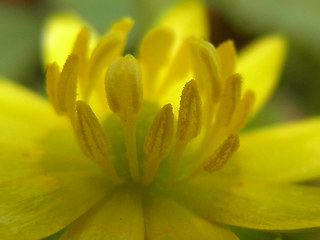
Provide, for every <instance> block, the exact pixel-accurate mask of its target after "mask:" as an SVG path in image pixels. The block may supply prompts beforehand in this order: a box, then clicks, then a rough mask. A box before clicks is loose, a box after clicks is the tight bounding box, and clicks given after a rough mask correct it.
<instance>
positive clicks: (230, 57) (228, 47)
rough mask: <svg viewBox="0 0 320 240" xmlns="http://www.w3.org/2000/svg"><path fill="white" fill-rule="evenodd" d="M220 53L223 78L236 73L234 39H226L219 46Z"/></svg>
mask: <svg viewBox="0 0 320 240" xmlns="http://www.w3.org/2000/svg"><path fill="white" fill-rule="evenodd" d="M217 51H218V54H219V56H220V60H221V75H222V78H223V79H226V78H228V77H229V76H230V75H231V74H233V73H234V70H235V65H236V49H235V47H234V43H233V41H230V40H229V41H226V42H224V43H222V44H220V45H219V46H218V49H217Z"/></svg>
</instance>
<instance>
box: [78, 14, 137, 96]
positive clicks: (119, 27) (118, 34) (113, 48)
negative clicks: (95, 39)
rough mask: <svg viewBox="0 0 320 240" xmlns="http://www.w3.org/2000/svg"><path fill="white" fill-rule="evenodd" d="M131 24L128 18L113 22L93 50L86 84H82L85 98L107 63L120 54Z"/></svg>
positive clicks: (101, 76)
mask: <svg viewBox="0 0 320 240" xmlns="http://www.w3.org/2000/svg"><path fill="white" fill-rule="evenodd" d="M132 24H133V23H132V21H129V20H128V18H125V19H124V20H122V21H120V22H117V23H115V24H114V25H113V27H112V28H111V30H110V31H109V32H108V33H107V34H105V35H104V36H103V37H102V38H101V40H100V41H99V43H98V44H97V46H96V47H95V49H94V50H93V52H92V55H91V57H90V61H89V66H88V80H89V82H88V83H87V86H84V88H85V89H84V90H85V91H86V93H85V95H84V97H85V98H86V97H87V96H88V94H90V91H91V89H92V88H93V85H94V84H95V83H96V82H97V81H98V80H99V79H103V77H104V75H105V73H106V71H107V68H108V65H109V64H110V63H111V62H112V61H113V60H114V58H115V57H117V56H120V55H121V54H122V52H123V49H124V45H125V43H126V38H127V34H128V31H129V29H130V27H131V26H132Z"/></svg>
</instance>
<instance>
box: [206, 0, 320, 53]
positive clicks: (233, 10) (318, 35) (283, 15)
mask: <svg viewBox="0 0 320 240" xmlns="http://www.w3.org/2000/svg"><path fill="white" fill-rule="evenodd" d="M209 1H210V3H212V4H213V7H216V8H218V9H219V10H220V11H221V12H222V13H223V14H224V15H225V16H226V17H228V18H229V20H230V21H232V22H233V23H234V24H235V25H237V26H238V27H240V28H241V29H245V30H246V31H251V32H252V31H253V32H255V33H265V32H266V31H277V32H282V33H285V34H287V35H288V36H290V37H291V38H292V39H294V40H296V41H298V42H300V43H303V44H308V45H309V46H311V47H312V49H313V51H316V52H317V54H320V45H319V40H320V1H318V0H305V1H300V0H266V1H257V0H228V1H225V0H209Z"/></svg>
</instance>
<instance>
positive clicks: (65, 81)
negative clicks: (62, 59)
mask: <svg viewBox="0 0 320 240" xmlns="http://www.w3.org/2000/svg"><path fill="white" fill-rule="evenodd" d="M78 66H79V59H78V57H77V56H75V55H73V54H71V55H69V57H68V58H67V60H66V63H65V64H64V66H63V69H62V72H61V75H60V80H59V83H58V88H57V103H58V104H57V107H58V110H59V112H61V113H65V114H69V116H72V115H73V114H74V111H75V101H76V95H77V79H78V69H79V68H78Z"/></svg>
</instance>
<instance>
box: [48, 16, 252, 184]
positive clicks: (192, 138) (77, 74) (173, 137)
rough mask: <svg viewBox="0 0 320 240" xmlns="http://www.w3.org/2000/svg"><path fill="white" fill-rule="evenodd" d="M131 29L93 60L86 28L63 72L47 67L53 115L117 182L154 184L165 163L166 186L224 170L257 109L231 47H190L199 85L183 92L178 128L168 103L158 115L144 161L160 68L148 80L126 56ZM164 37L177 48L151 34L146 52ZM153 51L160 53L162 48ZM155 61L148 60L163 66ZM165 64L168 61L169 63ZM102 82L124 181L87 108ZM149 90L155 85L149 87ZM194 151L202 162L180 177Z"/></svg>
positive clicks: (111, 37)
mask: <svg viewBox="0 0 320 240" xmlns="http://www.w3.org/2000/svg"><path fill="white" fill-rule="evenodd" d="M131 25H132V22H131V21H130V20H129V19H124V20H122V21H120V22H118V23H116V24H115V25H114V26H113V27H112V29H111V30H110V32H109V33H107V34H106V35H105V36H104V37H102V39H101V40H100V42H99V43H98V44H97V46H96V47H95V49H94V50H93V51H92V54H91V55H90V56H89V50H88V49H89V48H88V42H89V40H88V39H89V33H88V31H87V30H86V29H82V30H81V31H80V33H79V34H78V37H77V39H76V41H75V44H74V48H73V51H72V53H71V54H70V55H69V57H68V58H67V60H66V62H65V64H64V66H63V69H62V70H61V71H60V69H59V66H58V65H57V64H55V63H53V64H50V65H49V66H48V70H47V91H48V95H49V98H50V101H51V103H52V105H53V107H54V109H55V110H56V112H57V113H58V114H61V115H66V116H67V117H68V118H69V119H70V122H71V124H72V127H73V129H74V132H75V135H76V137H77V140H78V143H79V145H80V147H81V149H82V151H83V153H84V154H85V155H86V156H87V157H89V158H90V159H91V160H93V161H94V162H96V163H97V164H98V165H100V166H101V168H102V169H103V170H104V171H105V172H106V175H107V177H108V178H109V179H110V180H111V181H114V182H116V183H121V182H124V181H129V180H130V179H131V180H132V181H134V182H142V183H143V184H145V185H148V184H150V183H152V182H153V181H154V179H155V177H156V175H157V172H158V170H159V168H160V165H161V163H162V162H163V161H164V160H165V159H166V160H167V161H169V166H170V174H169V177H168V178H169V179H168V182H175V181H180V180H189V179H191V178H193V177H195V176H196V175H198V174H200V173H201V172H203V171H207V172H213V171H216V170H218V169H220V168H221V167H223V166H224V165H225V163H226V162H227V161H228V160H229V159H230V158H231V156H232V155H233V154H234V153H235V152H236V151H237V149H238V147H239V137H238V135H237V132H238V131H239V130H240V129H241V128H242V127H243V125H244V123H245V122H246V120H247V118H248V116H249V113H250V110H251V108H252V105H253V102H254V95H253V93H252V92H251V91H247V92H246V93H245V94H244V95H243V96H241V81H242V80H241V76H240V75H239V74H234V68H235V50H234V47H233V44H232V42H230V41H229V42H226V43H224V44H222V45H221V46H219V47H218V48H217V49H215V48H214V46H212V45H211V44H210V43H208V42H206V41H204V40H202V39H199V38H195V37H194V38H190V39H186V40H185V42H186V43H187V44H188V46H189V49H188V51H190V56H191V59H192V60H193V61H192V66H193V73H194V80H191V81H189V82H187V83H186V84H185V86H184V88H183V90H182V95H181V99H180V108H179V111H178V116H177V121H175V118H174V113H173V112H174V109H173V107H172V105H171V104H169V103H168V104H166V105H164V106H163V107H162V108H161V109H160V110H159V111H158V113H157V114H156V115H155V116H154V118H153V121H152V122H151V124H150V126H148V128H149V130H148V132H147V134H146V136H145V139H144V146H143V153H144V157H142V159H141V156H139V157H138V149H137V133H136V131H137V130H136V127H137V119H138V117H139V114H140V112H141V108H142V105H143V87H142V79H143V80H144V81H148V78H149V77H150V76H151V74H152V73H153V72H154V71H156V70H157V69H150V68H149V72H148V73H146V72H143V73H144V75H143V74H142V73H141V69H140V64H139V61H138V60H137V59H136V58H135V57H133V56H132V55H126V56H124V57H120V55H121V53H122V51H123V47H124V44H125V39H126V36H127V33H128V31H129V29H130V27H131ZM158 35H162V36H163V35H165V36H166V39H165V40H166V41H169V42H173V40H172V35H173V33H170V31H168V30H166V29H161V28H159V29H155V30H153V31H151V33H150V34H149V35H147V37H146V40H145V41H144V42H146V43H148V44H147V45H146V44H145V45H144V46H143V48H145V49H148V51H152V48H150V44H149V43H150V39H154V37H155V36H158ZM148 38H149V40H148ZM154 51H156V52H157V54H161V53H160V52H159V49H155V50H154ZM150 56H152V54H151V55H150ZM150 56H146V55H145V56H142V58H144V59H146V58H148V59H149V61H157V59H154V60H153V59H152V58H151V57H150ZM162 58H163V59H166V60H167V61H169V60H168V59H169V57H168V56H162ZM159 61H160V60H159ZM162 62H164V61H162ZM159 64H160V63H159ZM161 64H162V63H161ZM145 78H147V79H145ZM100 79H104V81H103V83H104V90H105V94H106V98H107V102H108V105H109V108H110V110H111V111H112V112H113V113H114V114H116V115H117V116H118V119H119V120H120V122H121V124H122V128H123V136H124V145H125V151H126V156H127V164H128V167H129V172H130V176H120V174H119V173H118V171H117V170H116V168H115V166H114V164H113V162H112V160H111V159H112V157H111V155H112V153H113V151H112V147H111V144H110V141H111V140H110V139H109V137H108V136H107V135H106V133H105V131H104V129H103V127H102V125H101V123H100V122H99V119H98V118H97V116H96V115H95V113H94V112H93V110H92V109H91V107H90V106H89V104H88V102H89V100H90V96H91V94H92V92H93V91H94V90H95V91H98V90H96V89H97V87H96V85H98V82H99V81H100ZM148 84H149V86H150V85H152V83H150V81H149V83H148ZM148 84H147V85H148ZM164 84H167V82H164ZM98 86H99V85H98ZM153 88H154V89H153V90H150V92H148V95H153V94H154V93H156V92H159V89H165V87H164V85H163V84H162V85H161V84H159V85H158V86H156V87H153ZM189 144H193V145H194V146H195V147H193V148H192V151H193V152H192V156H195V157H196V160H195V162H196V167H194V168H193V170H192V171H189V173H188V174H186V175H184V176H183V177H181V176H180V175H179V173H180V170H181V167H182V166H183V164H184V163H185V162H184V153H185V152H186V150H187V149H188V146H189Z"/></svg>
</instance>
